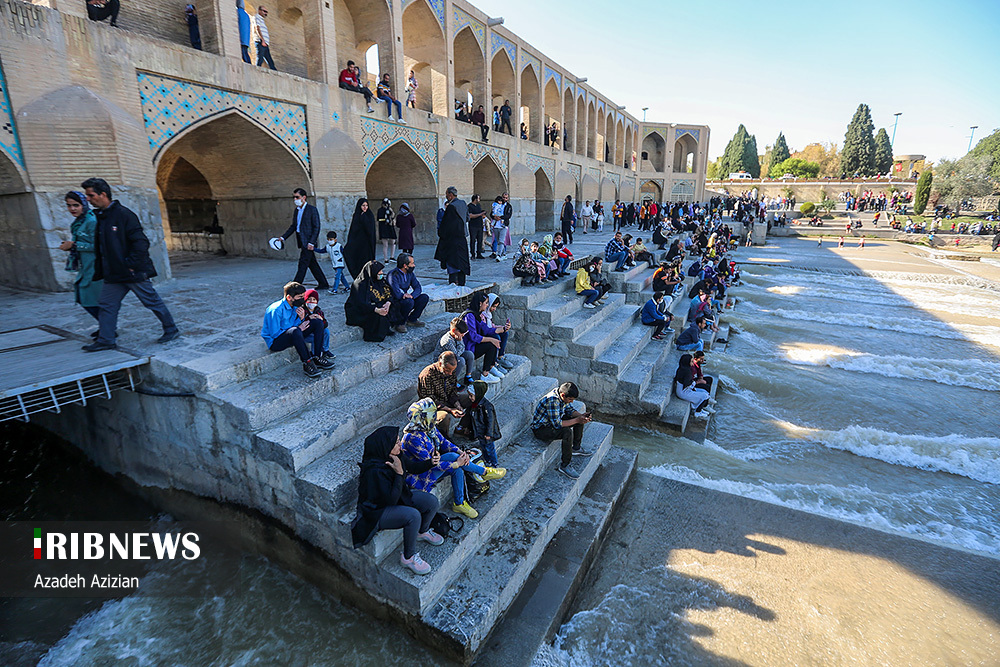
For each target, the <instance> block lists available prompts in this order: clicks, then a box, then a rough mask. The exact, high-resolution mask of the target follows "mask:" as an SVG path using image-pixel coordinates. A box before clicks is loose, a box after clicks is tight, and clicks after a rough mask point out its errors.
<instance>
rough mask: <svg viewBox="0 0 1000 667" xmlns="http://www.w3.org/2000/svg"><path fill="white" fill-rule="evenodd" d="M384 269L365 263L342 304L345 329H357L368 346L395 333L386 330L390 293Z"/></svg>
mask: <svg viewBox="0 0 1000 667" xmlns="http://www.w3.org/2000/svg"><path fill="white" fill-rule="evenodd" d="M384 268H385V267H384V266H383V265H382V264H381V263H380V262H376V261H374V260H372V261H370V262H368V263H367V264H365V266H364V268H362V269H361V273H360V274H359V275H358V277H357V278H355V279H354V282H353V283H352V284H351V294H350V296H348V297H347V301H345V302H344V312H345V314H346V315H347V326H349V327H361V329H362V330H363V331H364V336H363V338H364V340H366V341H368V342H370V343H381V342H382V341H384V340H385V337H386V336H389V335H394V334H395V332H393V331H390V330H389V309H390V307H391V306H392V290H391V289H390V287H389V283H387V282H386V281H385V272H384V271H383V269H384Z"/></svg>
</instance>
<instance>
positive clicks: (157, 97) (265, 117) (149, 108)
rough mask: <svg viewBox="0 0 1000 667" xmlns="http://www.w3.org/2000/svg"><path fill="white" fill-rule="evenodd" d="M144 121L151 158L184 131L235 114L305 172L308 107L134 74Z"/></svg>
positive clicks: (307, 142)
mask: <svg viewBox="0 0 1000 667" xmlns="http://www.w3.org/2000/svg"><path fill="white" fill-rule="evenodd" d="M138 83H139V98H140V99H141V100H142V119H143V121H144V122H145V124H146V135H147V136H148V137H149V147H150V149H151V150H152V151H153V157H154V159H155V157H156V156H157V155H158V154H159V152H160V151H161V150H162V149H163V147H164V146H166V145H167V144H168V143H169V142H170V140H171V139H173V138H174V137H175V136H177V135H178V134H180V133H181V132H182V131H183V130H184V129H185V128H187V127H189V126H191V125H193V124H194V123H197V122H198V121H200V120H203V119H205V118H210V117H212V116H215V115H218V114H220V113H223V112H225V111H229V110H231V109H234V110H236V111H239V112H241V113H243V114H244V115H245V116H247V117H248V118H250V119H251V120H253V121H255V122H256V123H258V124H260V125H261V126H262V127H263V128H264V129H266V130H267V131H268V132H270V133H271V134H273V135H274V137H275V138H276V139H278V141H280V142H281V143H283V144H284V145H285V146H287V147H288V149H289V150H290V151H292V153H293V154H294V155H295V156H296V157H298V158H299V160H301V161H302V164H303V165H304V166H305V167H306V169H309V133H308V131H307V129H306V108H305V107H304V106H302V105H301V104H292V103H290V102H280V101H278V100H272V99H268V98H266V97H257V96H256V95H246V94H244V93H236V92H233V91H230V90H222V89H221V88H213V87H211V86H206V85H203V84H200V83H189V82H187V81H180V80H178V79H172V78H169V77H166V76H160V75H158V74H150V73H148V72H139V73H138Z"/></svg>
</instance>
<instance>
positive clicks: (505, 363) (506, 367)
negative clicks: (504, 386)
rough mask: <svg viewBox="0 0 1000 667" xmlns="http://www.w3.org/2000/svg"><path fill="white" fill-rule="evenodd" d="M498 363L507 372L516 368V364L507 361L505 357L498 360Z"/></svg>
mask: <svg viewBox="0 0 1000 667" xmlns="http://www.w3.org/2000/svg"><path fill="white" fill-rule="evenodd" d="M497 363H498V364H500V368H502V369H504V370H505V371H509V370H511V369H512V368H514V364H512V363H511V362H509V361H507V359H506V358H505V357H500V358H499V359H497Z"/></svg>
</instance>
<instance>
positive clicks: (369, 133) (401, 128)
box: [361, 116, 438, 183]
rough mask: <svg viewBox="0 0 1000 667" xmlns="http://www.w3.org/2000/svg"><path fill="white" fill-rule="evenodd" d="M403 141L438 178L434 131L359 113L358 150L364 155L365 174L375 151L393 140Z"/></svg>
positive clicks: (383, 149)
mask: <svg viewBox="0 0 1000 667" xmlns="http://www.w3.org/2000/svg"><path fill="white" fill-rule="evenodd" d="M401 141H402V142H403V143H404V144H406V145H407V146H409V147H410V148H412V149H413V151H414V152H415V153H416V154H417V155H418V156H419V157H420V159H421V160H422V161H423V163H424V164H425V165H427V168H428V169H430V172H431V174H432V175H433V176H434V182H435V183H437V182H438V135H437V134H436V133H434V132H427V131H426V130H418V129H417V128H415V127H407V126H406V125H399V124H398V123H390V122H388V121H384V120H378V119H377V118H372V117H371V116H362V117H361V152H362V155H363V156H364V162H365V174H367V173H368V170H369V169H370V168H371V166H372V164H373V163H374V162H375V160H376V158H378V156H379V155H381V154H382V153H384V152H385V151H386V149H388V148H389V147H390V146H392V145H393V144H397V143H399V142H401Z"/></svg>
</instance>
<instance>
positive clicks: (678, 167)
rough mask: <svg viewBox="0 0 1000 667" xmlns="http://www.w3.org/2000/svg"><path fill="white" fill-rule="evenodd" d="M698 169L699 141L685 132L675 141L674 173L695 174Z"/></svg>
mask: <svg viewBox="0 0 1000 667" xmlns="http://www.w3.org/2000/svg"><path fill="white" fill-rule="evenodd" d="M697 171H698V142H697V141H695V140H694V137H692V136H691V135H690V134H688V133H687V132H685V133H684V134H682V135H681V136H680V138H679V139H678V140H677V141H675V142H674V173H679V174H693V173H695V172H697Z"/></svg>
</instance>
